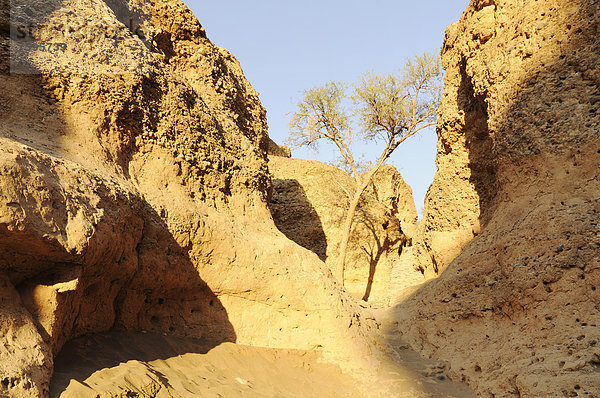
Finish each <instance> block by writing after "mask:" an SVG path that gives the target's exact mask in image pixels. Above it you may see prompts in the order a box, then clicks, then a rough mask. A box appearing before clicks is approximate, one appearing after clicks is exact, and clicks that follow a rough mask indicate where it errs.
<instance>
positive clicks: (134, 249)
mask: <svg viewBox="0 0 600 398" xmlns="http://www.w3.org/2000/svg"><path fill="white" fill-rule="evenodd" d="M9 6H10V8H9ZM1 15H2V17H3V18H4V21H2V22H3V27H5V26H8V25H9V24H8V22H10V23H17V22H18V23H24V24H27V23H33V24H37V25H39V24H40V23H42V25H43V27H45V28H44V29H40V30H39V32H37V33H36V35H35V37H34V38H33V43H38V44H39V43H42V44H44V43H46V44H47V43H62V44H65V45H66V47H65V48H64V49H62V50H60V51H53V52H49V51H46V50H47V48H46V47H40V46H39V45H38V46H31V45H30V44H31V41H30V42H26V43H24V42H21V41H19V40H20V38H19V37H18V36H16V37H15V36H13V37H12V38H9V37H8V33H9V32H8V30H6V29H2V34H3V37H2V42H1V43H0V47H1V54H0V55H2V58H1V60H2V64H1V65H0V67H1V69H2V73H3V76H2V79H0V107H2V109H3V113H2V116H1V118H2V119H1V120H2V123H1V124H0V169H1V170H2V172H1V174H0V254H1V255H0V270H1V271H2V275H1V276H0V280H1V282H0V297H1V301H2V306H0V332H1V333H0V374H2V375H3V378H2V383H0V395H3V396H4V395H10V396H17V397H18V396H23V397H29V396H31V397H34V396H44V395H46V394H47V392H48V383H49V380H50V376H51V374H52V368H53V357H54V355H55V354H56V353H57V352H58V351H59V350H60V349H61V347H62V346H63V344H64V343H65V342H66V341H68V340H70V339H72V338H75V337H77V336H81V335H85V334H89V333H94V332H101V331H106V330H110V329H120V330H138V331H149V332H155V333H167V334H169V335H175V336H188V337H194V338H202V339H204V340H205V341H209V342H212V344H218V343H220V342H224V341H235V342H238V343H243V344H250V345H259V346H265V347H285V348H299V349H315V348H317V349H320V350H324V351H325V352H326V354H327V355H330V356H332V357H336V358H350V357H352V356H353V355H354V353H358V354H357V355H359V354H360V353H363V354H364V353H365V352H366V351H365V350H367V349H368V346H369V345H368V343H367V340H368V339H367V338H366V335H367V334H368V331H369V329H370V328H371V327H372V326H373V325H374V322H373V321H372V320H370V319H368V317H366V316H364V315H363V313H362V312H360V309H359V308H357V307H356V306H355V305H354V304H352V302H351V300H350V299H349V297H348V296H346V295H345V294H343V293H341V291H340V289H339V288H338V286H337V284H336V283H335V282H334V281H333V280H332V278H331V277H330V273H329V272H328V270H327V269H326V268H325V267H324V264H323V263H322V262H321V261H320V260H319V259H318V257H317V256H316V255H314V254H313V253H311V252H309V251H308V250H304V249H302V248H299V247H298V246H297V245H296V244H294V243H292V242H290V241H289V240H288V239H287V238H286V237H285V236H284V235H283V234H282V233H280V232H279V231H278V230H277V228H276V227H275V225H274V224H273V222H272V219H271V216H270V213H269V210H268V209H267V205H266V201H267V195H268V192H269V189H270V179H269V174H268V170H267V159H266V149H267V133H266V121H265V111H264V109H263V107H262V106H261V105H260V102H259V100H258V96H257V94H256V92H255V91H254V90H253V89H252V87H251V86H250V84H249V83H248V82H247V81H246V79H245V78H244V76H243V74H242V70H241V68H240V65H239V64H238V62H237V61H236V60H235V58H234V57H233V56H232V55H231V54H230V53H228V52H227V51H226V50H224V49H222V48H218V47H216V46H214V45H213V44H212V43H211V42H210V41H209V40H208V39H207V38H206V35H205V32H204V30H203V28H202V27H201V26H200V24H199V23H198V21H197V20H196V18H195V17H194V16H193V15H192V13H191V12H190V11H189V10H188V9H187V7H185V6H184V5H183V3H181V2H180V1H166V0H154V1H137V0H106V1H93V2H84V1H80V0H71V1H59V0H49V1H44V2H19V1H12V2H10V4H9V3H8V2H6V1H3V2H2V14H1ZM9 15H10V17H11V18H10V21H8V22H7V21H6V18H7V17H8V16H9ZM30 39H31V38H30ZM27 43H29V44H27ZM63 50H64V51H63ZM9 54H11V55H12V56H11V57H8V55H9Z"/></svg>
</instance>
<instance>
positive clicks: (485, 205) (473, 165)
mask: <svg viewBox="0 0 600 398" xmlns="http://www.w3.org/2000/svg"><path fill="white" fill-rule="evenodd" d="M458 106H459V110H460V111H461V112H463V113H464V115H465V124H464V129H463V133H464V134H465V138H466V149H467V150H468V152H469V168H470V170H471V173H470V177H469V181H470V182H471V183H472V184H473V186H474V187H475V190H476V191H477V194H478V196H479V208H480V209H481V215H480V225H481V227H482V228H483V227H484V226H485V224H486V223H487V221H488V220H487V219H483V218H482V216H483V215H484V214H486V212H487V210H488V209H489V208H491V206H492V203H493V201H494V199H495V197H496V194H497V184H496V171H497V165H496V161H495V159H496V156H494V150H495V148H494V141H493V139H492V137H491V136H490V129H489V125H488V124H489V122H488V118H489V116H488V104H487V99H486V94H485V93H477V94H476V93H475V90H474V88H473V82H472V81H471V78H470V76H469V75H468V74H467V71H466V62H465V61H464V60H463V61H462V62H461V63H460V86H459V89H458Z"/></svg>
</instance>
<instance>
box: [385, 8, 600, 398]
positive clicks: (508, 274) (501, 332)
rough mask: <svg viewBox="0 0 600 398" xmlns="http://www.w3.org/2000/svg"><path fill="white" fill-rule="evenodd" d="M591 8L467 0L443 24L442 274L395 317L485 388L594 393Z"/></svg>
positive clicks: (596, 311) (496, 392)
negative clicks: (465, 5)
mask: <svg viewBox="0 0 600 398" xmlns="http://www.w3.org/2000/svg"><path fill="white" fill-rule="evenodd" d="M598 7H600V4H599V3H598V2H597V1H593V0H577V1H570V2H565V1H556V0H538V1H516V0H511V1H509V0H497V1H472V2H471V4H470V5H469V7H468V8H467V10H466V11H465V12H464V13H463V15H462V17H461V20H460V21H459V22H458V23H456V24H453V25H451V26H450V27H449V28H448V30H447V32H446V38H445V42H444V47H443V50H442V55H443V62H444V67H445V69H446V71H447V74H446V89H445V93H444V99H443V104H442V108H441V111H440V113H441V114H440V120H439V123H438V135H439V140H438V157H437V164H438V172H437V174H436V177H435V182H434V184H433V186H432V187H431V189H430V191H429V193H428V196H427V200H426V207H425V217H424V222H423V224H422V225H421V226H420V234H421V236H422V237H423V244H422V245H421V246H420V251H421V253H422V254H423V255H424V256H423V257H424V258H425V259H426V260H428V261H424V262H423V263H422V264H424V265H423V267H424V268H426V269H427V270H428V272H432V273H433V271H438V272H441V271H443V270H444V269H446V270H445V271H444V272H443V273H442V274H441V276H440V278H439V279H437V280H434V281H432V282H431V283H429V284H428V285H427V286H425V287H423V288H422V289H421V290H420V291H418V292H417V293H415V294H414V295H413V296H412V297H411V298H410V299H408V300H407V301H405V302H404V303H403V304H401V305H400V306H399V307H398V309H397V314H396V316H397V318H398V320H399V322H400V329H401V330H403V332H404V336H405V337H406V338H407V339H408V340H409V341H410V342H411V344H413V345H414V346H415V347H417V348H419V349H420V350H421V351H422V352H423V353H425V354H426V355H433V356H438V357H441V358H443V359H445V360H448V361H449V362H450V364H451V368H452V373H453V376H454V377H456V378H459V379H463V380H466V381H468V382H469V383H470V384H471V385H472V386H474V387H476V388H477V390H478V392H479V393H480V394H481V395H482V396H496V397H498V396H583V395H598V394H600V390H599V387H598V386H600V378H599V376H598V375H599V373H598V364H599V363H600V362H599V359H600V349H599V348H598V341H599V339H600V334H599V333H598V328H597V325H598V324H600V296H599V294H598V291H599V289H598V283H599V281H600V280H599V279H598V276H599V275H600V262H599V259H598V252H599V249H600V240H599V239H600V227H599V221H600V219H599V218H600V215H599V214H600V207H599V203H600V201H599V200H598V199H599V192H600V185H599V184H600V183H599V181H600V180H599V169H598V161H599V160H600V139H599V130H600V113H599V112H600V109H599V106H600V102H599V101H598V98H599V94H600V91H599V89H598V87H600V85H599V83H600V69H598V67H597V65H598V59H599V58H598V54H599V50H600V42H599V41H598V40H597V37H598V29H599V15H600V13H599V10H598ZM434 260H435V261H434ZM448 264H449V265H448ZM446 267H447V268H446Z"/></svg>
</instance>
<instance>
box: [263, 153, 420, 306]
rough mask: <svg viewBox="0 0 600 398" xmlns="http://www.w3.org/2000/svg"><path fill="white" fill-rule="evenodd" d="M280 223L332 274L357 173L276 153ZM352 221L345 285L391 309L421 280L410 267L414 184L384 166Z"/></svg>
mask: <svg viewBox="0 0 600 398" xmlns="http://www.w3.org/2000/svg"><path fill="white" fill-rule="evenodd" d="M269 170H270V171H271V174H272V176H273V180H272V182H273V194H272V197H271V200H270V202H269V207H270V209H271V213H272V214H273V219H274V220H275V225H277V227H278V228H279V229H280V230H281V231H282V232H283V233H284V234H285V235H286V236H287V237H288V238H290V239H291V240H293V241H294V242H296V243H298V244H299V245H300V246H302V247H305V248H307V249H309V250H311V251H313V252H314V253H316V254H317V255H318V256H319V258H320V259H321V260H323V261H325V262H326V263H327V265H328V266H329V267H330V269H331V270H332V271H333V269H334V267H335V266H336V264H337V261H338V253H339V245H340V242H341V238H342V233H343V231H342V228H343V224H344V219H345V216H346V210H347V208H348V206H349V202H350V199H349V196H348V192H349V190H350V189H352V187H353V182H352V178H351V177H350V176H349V175H348V174H346V173H345V172H344V171H342V170H340V169H337V168H335V167H333V166H328V165H325V164H323V163H320V162H317V161H308V160H301V159H288V158H283V157H277V156H271V157H270V160H269ZM357 214H358V215H357V217H356V220H355V223H354V226H353V230H352V235H351V240H350V245H349V248H350V249H349V252H348V261H347V269H346V280H345V285H346V289H347V290H348V292H349V293H351V294H352V295H353V296H354V297H356V298H357V299H363V300H365V301H368V302H371V303H374V304H375V305H379V306H381V305H384V306H388V305H389V304H390V301H391V300H392V299H395V298H396V297H397V296H398V294H399V290H401V289H402V288H405V287H407V286H410V285H414V284H417V283H421V282H422V281H423V276H422V274H421V273H420V272H418V271H416V270H415V269H414V267H413V266H412V261H411V259H412V258H411V253H412V238H413V235H414V233H415V229H416V222H417V211H416V208H415V204H414V201H413V198H412V191H411V189H410V187H409V186H408V185H407V184H406V183H405V182H404V180H403V179H402V176H401V175H400V173H398V171H397V170H396V169H395V168H394V167H393V166H389V165H385V166H383V167H382V168H381V170H380V171H379V172H378V173H377V174H376V175H375V178H374V184H373V185H372V186H371V187H369V189H368V191H367V192H365V193H364V194H363V198H362V201H361V203H360V204H359V209H358V213H357Z"/></svg>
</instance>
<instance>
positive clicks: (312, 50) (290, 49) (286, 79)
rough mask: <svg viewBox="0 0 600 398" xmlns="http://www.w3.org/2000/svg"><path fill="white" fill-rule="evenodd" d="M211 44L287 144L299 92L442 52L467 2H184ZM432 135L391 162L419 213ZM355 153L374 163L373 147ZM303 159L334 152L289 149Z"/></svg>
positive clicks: (430, 167)
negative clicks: (229, 56)
mask: <svg viewBox="0 0 600 398" xmlns="http://www.w3.org/2000/svg"><path fill="white" fill-rule="evenodd" d="M184 1H185V3H186V4H187V5H188V6H189V7H190V8H191V9H192V11H193V12H194V14H195V15H196V16H197V17H198V19H199V20H200V23H201V24H202V26H204V28H205V29H206V31H207V34H208V37H209V38H210V40H211V41H212V42H213V43H215V44H216V45H218V46H222V47H225V48H227V49H228V50H229V51H231V52H232V53H233V54H234V55H235V56H236V58H237V59H238V60H239V61H240V63H241V65H242V68H243V69H244V73H245V75H246V77H247V78H248V80H250V83H251V84H252V86H253V87H254V88H255V89H256V91H258V92H259V94H260V99H261V102H262V104H263V105H264V106H265V108H266V109H267V117H268V122H269V135H270V136H271V137H272V138H273V139H274V140H275V141H276V142H278V143H283V142H284V141H285V139H286V138H287V134H288V128H287V125H288V123H289V120H290V117H291V113H293V111H294V110H295V103H296V102H297V101H298V100H299V99H300V98H301V96H302V91H303V90H305V89H308V88H311V87H314V86H315V85H320V84H322V83H325V82H328V81H331V80H335V81H347V82H355V81H357V79H358V78H359V77H360V76H361V75H362V74H363V73H364V72H367V71H372V72H376V73H388V72H394V71H397V70H398V69H399V68H400V67H401V66H402V65H403V63H404V62H405V60H406V59H407V58H410V57H413V56H414V55H415V54H422V53H423V52H439V49H440V47H441V45H442V41H443V39H444V32H445V30H446V27H447V26H448V25H450V24H451V23H453V22H456V21H458V19H459V17H460V15H461V13H462V11H463V10H464V9H465V8H466V7H467V5H468V3H469V1H468V0H435V1H433V0H432V1H426V0H421V1H414V0H412V1H406V0H394V1H392V0H372V1H364V0H361V1H358V0H349V1H348V0H346V1H340V0H320V1H313V0H304V1H301V0H300V1H282V0H254V1H248V0H229V1H207V0H184ZM435 146H436V134H435V130H434V129H431V130H426V131H423V132H422V133H421V134H420V136H417V137H413V138H411V139H410V140H407V141H406V142H405V143H404V144H402V146H400V147H399V148H398V149H397V150H396V152H394V154H393V155H392V157H391V159H390V161H389V162H388V163H390V164H392V165H394V166H396V168H397V169H398V170H399V171H400V173H402V176H403V177H404V179H405V180H406V182H407V183H408V184H409V185H410V186H411V187H412V188H413V193H414V196H415V202H416V206H417V210H418V211H419V212H420V211H421V209H422V207H423V200H424V197H425V193H426V192H427V189H428V188H429V185H430V184H431V182H432V181H433V176H434V174H435ZM354 149H355V151H356V152H358V153H364V155H365V158H366V159H371V158H376V156H377V148H376V147H375V146H372V145H370V144H367V143H357V144H356V145H355V148H354ZM293 156H294V157H298V158H303V159H316V160H321V161H323V162H329V161H332V160H333V159H334V158H335V157H336V156H337V155H336V153H335V150H334V149H333V148H331V147H328V146H323V147H322V148H321V149H320V150H319V152H318V153H315V152H312V151H310V150H306V149H302V150H299V149H297V150H294V151H293Z"/></svg>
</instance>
